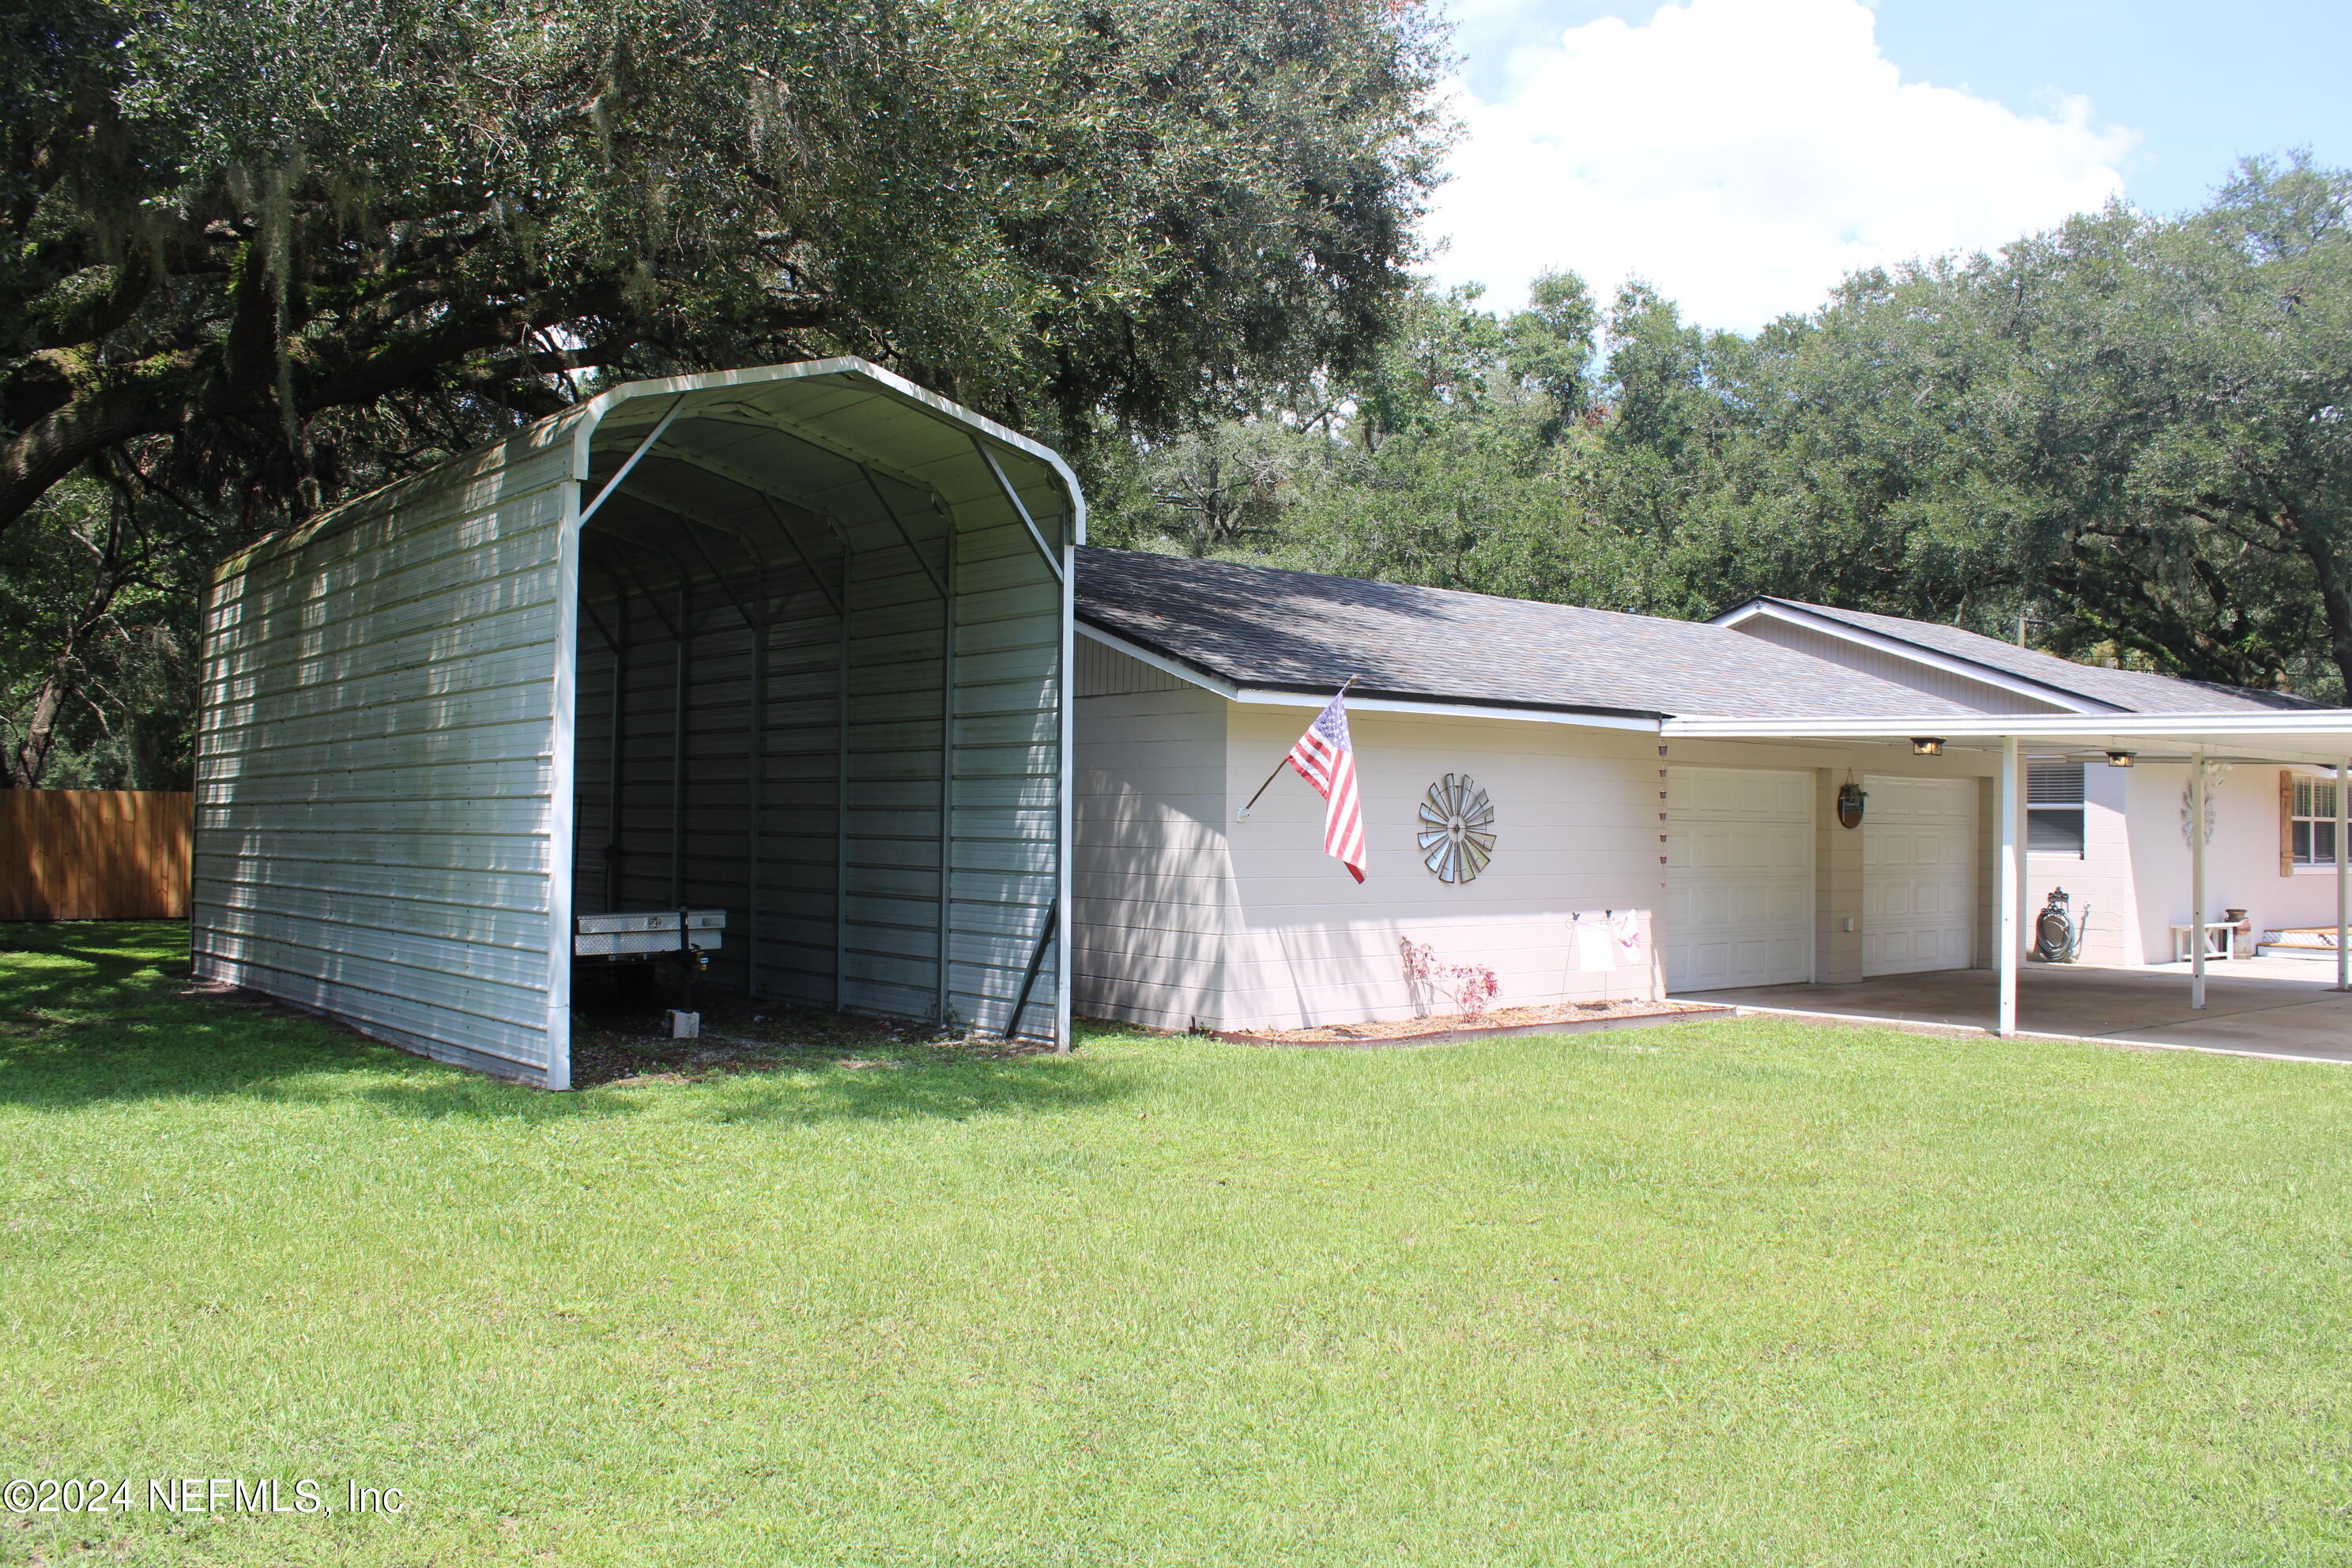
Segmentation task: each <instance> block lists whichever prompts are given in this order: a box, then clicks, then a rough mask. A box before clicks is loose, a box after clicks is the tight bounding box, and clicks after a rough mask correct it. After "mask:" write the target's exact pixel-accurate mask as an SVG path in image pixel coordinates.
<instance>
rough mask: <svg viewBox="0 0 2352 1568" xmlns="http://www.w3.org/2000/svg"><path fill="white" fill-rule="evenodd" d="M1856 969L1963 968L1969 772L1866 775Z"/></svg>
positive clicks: (1970, 872) (1967, 923)
mask: <svg viewBox="0 0 2352 1568" xmlns="http://www.w3.org/2000/svg"><path fill="white" fill-rule="evenodd" d="M1862 786H1863V788H1864V789H1866V790H1868V791H1869V792H1870V801H1869V804H1868V805H1867V806H1866V807H1865V808H1864V813H1863V818H1862V972H1863V973H1864V974H1866V975H1867V974H1909V973H1913V972H1915V971H1916V970H1922V969H1966V968H1967V967H1968V966H1969V962H1970V960H1971V959H1972V958H1973V956H1974V952H1973V950H1974V946H1975V943H1974V942H1973V941H1972V940H1971V938H1972V936H1973V934H1974V926H1975V921H1976V853H1977V786H1976V781H1975V780H1973V779H1902V778H1890V777H1885V776H1880V777H1874V778H1866V779H1864V780H1863V781H1862Z"/></svg>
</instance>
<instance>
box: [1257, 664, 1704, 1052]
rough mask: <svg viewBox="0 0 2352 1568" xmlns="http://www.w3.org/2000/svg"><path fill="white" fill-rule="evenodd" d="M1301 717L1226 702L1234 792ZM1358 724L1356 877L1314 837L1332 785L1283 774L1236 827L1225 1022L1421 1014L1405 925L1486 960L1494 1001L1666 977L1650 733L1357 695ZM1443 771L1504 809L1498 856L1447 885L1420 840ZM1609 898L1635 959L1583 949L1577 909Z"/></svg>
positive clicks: (1569, 994) (1260, 773) (1263, 765)
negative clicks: (1418, 711) (1468, 781)
mask: <svg viewBox="0 0 2352 1568" xmlns="http://www.w3.org/2000/svg"><path fill="white" fill-rule="evenodd" d="M1311 715H1312V710H1308V709H1304V708H1288V707H1279V708H1278V707H1270V706H1269V707H1252V706H1237V707H1235V708H1234V710H1233V713H1232V722H1231V731H1230V732H1231V735H1232V740H1233V747H1232V757H1231V761H1230V763H1229V768H1228V774H1227V780H1228V788H1229V791H1230V792H1231V794H1232V795H1233V798H1234V800H1235V801H1236V802H1238V801H1241V800H1244V799H1246V798H1247V797H1248V795H1249V792H1250V791H1252V790H1254V789H1255V788H1256V787H1257V784H1258V782H1259V781H1260V780H1261V779H1263V778H1264V777H1265V773H1266V772H1267V770H1268V769H1270V768H1271V767H1273V766H1274V765H1275V763H1277V762H1279V761H1280V760H1281V758H1282V757H1283V755H1284V754H1285V753H1286V752H1287V751H1288V750H1289V748H1290V745H1291V742H1294V741H1296V740H1297V737H1298V733H1299V731H1300V730H1301V729H1302V728H1303V727H1304V725H1305V723H1306V721H1307V719H1308V718H1310V717H1311ZM1349 723H1350V727H1351V730H1352V733H1353V736H1354V740H1355V744H1356V752H1357V759H1358V763H1357V776H1358V780H1359V785H1360V794H1361V795H1362V799H1363V805H1364V827H1365V834H1366V837H1367V840H1368V843H1369V847H1370V867H1369V871H1368V875H1367V877H1366V879H1365V881H1364V883H1363V884H1362V885H1361V886H1358V885H1357V884H1356V883H1355V882H1354V881H1353V880H1352V879H1349V876H1348V874H1347V872H1346V871H1345V870H1344V869H1343V868H1341V867H1340V866H1339V863H1338V862H1337V861H1335V860H1333V859H1331V858H1329V857H1328V856H1327V855H1325V854H1324V853H1323V852H1322V847H1321V846H1322V838H1323V802H1322V800H1321V798H1320V797H1319V796H1318V795H1316V794H1315V793H1314V792H1313V791H1312V790H1311V789H1309V788H1308V787H1307V784H1306V783H1305V782H1304V781H1303V780H1301V779H1299V778H1297V776H1296V775H1295V774H1292V773H1284V774H1283V776H1281V777H1279V778H1277V779H1276V781H1275V784H1274V787H1273V788H1271V789H1269V790H1268V791H1267V792H1266V795H1265V799H1264V800H1263V801H1262V802H1261V803H1260V804H1259V805H1258V807H1257V809H1256V811H1255V813H1254V814H1253V815H1252V816H1251V818H1250V820H1249V821H1247V822H1244V823H1234V824H1232V825H1231V826H1230V828H1229V832H1230V838H1231V843H1232V846H1233V865H1234V924H1233V926H1232V928H1231V931H1230V935H1229V939H1228V947H1227V953H1226V962H1227V966H1228V968H1227V977H1228V989H1227V992H1226V996H1225V1004H1224V1006H1225V1011H1224V1013H1223V1020H1222V1021H1223V1024H1224V1026H1226V1027H1233V1028H1243V1027H1247V1028H1266V1027H1276V1028H1293V1027H1301V1026H1309V1025H1314V1024H1323V1023H1346V1022H1357V1021H1361V1020H1366V1019H1391V1018H1403V1017H1410V1016H1414V1015H1415V1013H1416V1011H1417V1010H1418V1009H1417V1007H1416V1004H1415V1001H1414V998H1413V997H1412V994H1410V992H1409V991H1408V989H1407V986H1406V982H1405V978H1404V973H1403V968H1402V961H1401V957H1400V953H1399V944H1400V942H1402V941H1404V940H1407V939H1409V940H1411V941H1413V942H1426V943H1428V944H1429V945H1430V946H1431V947H1432V948H1433V949H1434V950H1435V952H1436V958H1437V962H1438V963H1440V964H1449V963H1462V964H1478V965H1484V966H1486V967H1489V968H1492V969H1493V970H1494V971H1495V972H1496V977H1497V979H1498V981H1499V982H1500V985H1501V991H1500V994H1498V996H1497V997H1496V1005H1497V1006H1504V1007H1507V1006H1524V1005H1546V1004H1552V1003H1558V1002H1560V1001H1563V1000H1570V1001H1586V1000H1598V999H1601V998H1607V997H1650V996H1654V995H1657V994H1660V989H1661V977H1660V975H1659V973H1658V970H1657V965H1656V963H1655V956H1654V955H1655V952H1656V942H1655V935H1656V932H1655V930H1654V926H1653V923H1652V922H1653V917H1654V911H1655V910H1657V909H1658V908H1659V906H1660V904H1661V903H1662V901H1663V894H1664V871H1663V868H1662V867H1661V863H1660V861H1661V853H1662V851H1661V846H1660V840H1661V837H1662V829H1663V824H1662V823H1661V822H1660V821H1659V813H1660V811H1661V810H1662V809H1663V807H1662V805H1661V803H1660V801H1659V799H1658V795H1659V792H1660V789H1661V787H1662V785H1661V782H1660V777H1659V774H1660V772H1661V770H1662V768H1663V766H1664V763H1663V761H1662V760H1661V758H1660V757H1659V754H1658V752H1659V746H1658V741H1657V737H1656V736H1655V735H1654V734H1651V733H1643V732H1640V731H1611V730H1596V729H1586V728H1582V727H1577V726H1567V725H1559V724H1547V723H1528V722H1525V721H1504V720H1482V719H1471V718H1450V717H1427V716H1420V715H1403V714H1388V713H1373V712H1363V711H1357V712H1351V713H1350V714H1349ZM1446 773H1469V774H1470V775H1471V776H1472V777H1473V778H1475V780H1476V781H1477V783H1478V784H1480V785H1482V786H1483V787H1485V788H1486V791H1487V793H1488V795H1489V796H1490V797H1491V799H1492V800H1493V802H1494V805H1495V812H1496V821H1495V832H1496V847H1495V858H1494V862H1493V864H1492V865H1491V866H1489V867H1488V868H1487V869H1486V872H1485V873H1484V874H1483V875H1481V876H1480V877H1478V878H1477V879H1475V880H1474V881H1471V882H1468V883H1465V884H1461V885H1458V886H1457V885H1449V884H1446V883H1444V882H1441V881H1439V880H1438V879H1437V878H1436V877H1434V876H1433V875H1432V874H1431V873H1430V872H1429V871H1428V869H1427V868H1425V867H1424V866H1423V864H1422V860H1421V855H1420V850H1419V848H1418V847H1417V845H1416V843H1415V838H1414V836H1415V834H1416V833H1417V832H1418V831H1419V829H1420V818H1419V807H1420V805H1421V802H1422V799H1423V795H1424V793H1425V792H1426V791H1427V789H1428V788H1429V786H1430V785H1431V784H1434V783H1436V782H1437V781H1438V780H1439V779H1440V778H1442V777H1443V776H1444V774H1446ZM1230 815H1231V814H1230V813H1228V816H1230ZM1609 910H1632V911H1633V912H1634V914H1635V916H1636V918H1637V920H1638V921H1640V924H1641V929H1642V931H1643V939H1644V940H1643V946H1642V951H1641V954H1640V956H1639V959H1638V961H1637V962H1635V963H1627V964H1623V965H1614V964H1612V965H1609V966H1606V967H1598V968H1585V967H1580V955H1579V952H1578V951H1577V947H1576V944H1575V943H1574V942H1573V941H1572V939H1571V927H1570V920H1571V917H1572V916H1574V915H1575V914H1577V913H1579V912H1585V913H1591V914H1596V915H1597V914H1602V913H1604V912H1606V911H1609ZM1436 1010H1437V1011H1439V1012H1447V1011H1451V1010H1452V1009H1451V1007H1450V1005H1444V1004H1443V1003H1441V1004H1440V1005H1438V1007H1437V1008H1436Z"/></svg>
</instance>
